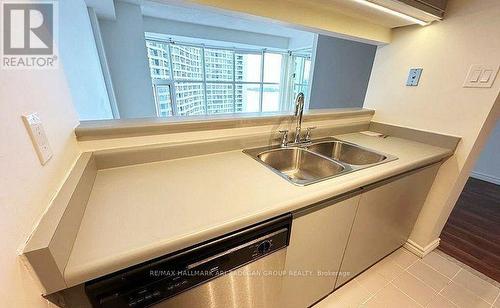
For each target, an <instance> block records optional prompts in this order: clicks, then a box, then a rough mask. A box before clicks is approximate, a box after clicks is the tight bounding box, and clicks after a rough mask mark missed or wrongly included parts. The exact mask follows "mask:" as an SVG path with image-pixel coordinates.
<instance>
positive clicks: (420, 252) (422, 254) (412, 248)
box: [403, 238, 441, 258]
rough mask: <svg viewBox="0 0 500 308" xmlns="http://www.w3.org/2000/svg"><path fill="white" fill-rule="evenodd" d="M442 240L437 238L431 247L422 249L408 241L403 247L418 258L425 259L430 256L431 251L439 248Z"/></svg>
mask: <svg viewBox="0 0 500 308" xmlns="http://www.w3.org/2000/svg"><path fill="white" fill-rule="evenodd" d="M440 240H441V239H440V238H437V239H435V240H434V241H432V242H431V243H430V244H429V245H427V246H425V247H422V246H420V245H418V244H417V243H415V242H414V241H412V240H410V239H408V240H407V241H406V243H405V244H404V245H403V247H404V248H406V249H407V250H409V251H410V252H411V253H413V254H415V255H416V256H417V257H420V258H423V257H425V256H426V255H428V254H429V253H430V252H431V251H433V250H434V249H435V248H436V247H438V246H439V241H440Z"/></svg>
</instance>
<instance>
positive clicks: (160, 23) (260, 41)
mask: <svg viewBox="0 0 500 308" xmlns="http://www.w3.org/2000/svg"><path fill="white" fill-rule="evenodd" d="M143 22H144V31H146V32H153V33H161V34H171V35H179V36H187V37H194V38H200V39H208V40H215V41H227V42H234V43H239V44H247V45H256V46H266V47H271V48H278V49H288V46H289V39H288V38H287V37H283V36H277V35H269V34H261V33H254V32H247V31H240V30H231V29H224V28H219V27H210V26H205V25H197V24H193V23H187V22H180V21H174V20H168V19H160V18H154V17H147V16H145V17H144V19H143ZM310 43H311V44H310V46H312V40H311V41H310Z"/></svg>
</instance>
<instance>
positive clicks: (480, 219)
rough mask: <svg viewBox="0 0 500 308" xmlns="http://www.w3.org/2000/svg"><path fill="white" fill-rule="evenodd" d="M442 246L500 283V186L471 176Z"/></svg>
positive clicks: (445, 228)
mask: <svg viewBox="0 0 500 308" xmlns="http://www.w3.org/2000/svg"><path fill="white" fill-rule="evenodd" d="M439 249H440V250H442V251H444V252H445V253H447V254H448V255H450V256H452V257H454V258H455V259H457V260H460V261H462V262H463V263H465V264H467V265H469V266H470V267H472V268H474V269H476V270H477V271H479V272H481V273H483V274H485V275H487V276H489V277H491V278H493V279H495V280H496V281H498V282H500V185H496V184H493V183H489V182H485V181H481V180H478V179H474V178H469V180H468V181H467V184H466V185H465V188H464V190H463V191H462V194H461V195H460V198H459V199H458V201H457V204H456V206H455V208H454V209H453V211H452V213H451V215H450V218H448V221H447V222H446V225H445V227H444V229H443V231H442V233H441V243H440V245H439Z"/></svg>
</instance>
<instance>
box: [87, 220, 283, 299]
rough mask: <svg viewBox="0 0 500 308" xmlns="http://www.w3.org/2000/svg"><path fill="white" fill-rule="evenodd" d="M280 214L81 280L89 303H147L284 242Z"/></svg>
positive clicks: (172, 294) (233, 267) (195, 283)
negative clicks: (117, 269) (109, 272)
mask: <svg viewBox="0 0 500 308" xmlns="http://www.w3.org/2000/svg"><path fill="white" fill-rule="evenodd" d="M291 224H292V216H291V215H290V214H287V215H283V216H280V217H277V218H274V219H270V220H267V221H265V222H262V223H259V224H257V225H253V226H250V227H248V228H245V229H242V230H238V231H235V232H233V233H230V234H227V235H224V236H222V237H219V238H216V239H213V240H210V241H207V242H204V243H201V244H198V245H195V246H193V247H189V248H186V249H183V250H181V251H178V252H175V253H173V254H169V255H166V256H163V257H160V258H157V259H155V260H152V261H148V262H145V263H142V264H139V265H136V266H134V267H131V268H128V269H125V270H122V271H120V272H117V273H113V274H110V275H107V276H105V277H102V278H98V279H95V280H93V281H90V282H88V283H86V284H85V292H86V294H87V296H88V297H89V299H90V301H91V303H92V306H93V307H96V308H97V307H102V308H115V307H148V306H151V305H153V304H156V303H158V302H160V301H162V300H165V299H168V298H170V297H173V296H175V295H177V294H179V293H181V292H184V291H187V290H189V289H191V288H193V287H196V286H198V285H200V284H202V283H205V282H208V281H210V280H212V279H214V278H217V277H218V276H221V275H224V274H226V273H227V272H229V271H232V270H235V269H237V268H239V267H241V266H243V265H246V264H248V263H250V262H253V261H255V260H257V259H260V258H262V257H264V256H266V255H268V254H271V253H273V252H275V251H277V250H279V249H282V248H284V247H286V246H288V243H289V240H290V229H291Z"/></svg>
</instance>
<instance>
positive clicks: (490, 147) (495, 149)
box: [471, 120, 500, 185]
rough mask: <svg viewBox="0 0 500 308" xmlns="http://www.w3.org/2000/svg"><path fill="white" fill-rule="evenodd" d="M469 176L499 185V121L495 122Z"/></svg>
mask: <svg viewBox="0 0 500 308" xmlns="http://www.w3.org/2000/svg"><path fill="white" fill-rule="evenodd" d="M471 176H472V177H475V178H478V179H481V180H484V181H488V182H491V183H495V184H498V185H500V121H498V120H497V124H496V126H495V130H494V131H493V132H492V133H491V135H490V136H489V138H488V143H487V144H486V146H485V147H484V149H483V150H482V151H481V155H480V156H479V159H478V160H477V162H476V165H475V166H474V170H473V171H472V174H471Z"/></svg>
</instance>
